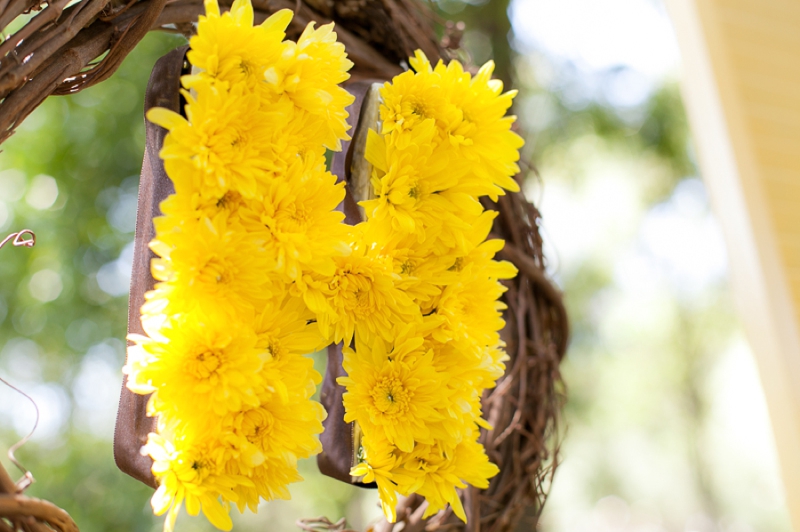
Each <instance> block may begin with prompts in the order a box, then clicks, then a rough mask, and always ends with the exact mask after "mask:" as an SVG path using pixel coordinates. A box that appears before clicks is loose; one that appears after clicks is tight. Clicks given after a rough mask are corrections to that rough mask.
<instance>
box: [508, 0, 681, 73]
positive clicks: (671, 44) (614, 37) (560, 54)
mask: <svg viewBox="0 0 800 532" xmlns="http://www.w3.org/2000/svg"><path fill="white" fill-rule="evenodd" d="M511 20H512V24H513V26H514V32H515V35H516V37H517V39H519V40H520V41H521V43H522V44H523V45H526V46H529V47H531V48H536V49H540V50H542V51H544V52H546V53H547V54H548V55H551V56H554V57H556V58H561V59H565V60H569V61H572V62H574V63H575V64H576V65H577V66H579V67H581V68H584V69H586V70H589V71H594V72H599V71H604V70H607V69H610V68H614V67H618V66H626V67H628V68H631V69H633V70H636V71H638V72H640V73H642V74H644V75H645V76H647V77H648V78H650V79H651V80H653V81H656V80H657V79H661V78H663V77H664V76H666V75H669V74H670V73H672V72H673V71H674V70H675V67H676V65H677V62H678V46H677V43H676V41H675V35H674V33H673V30H672V26H671V24H670V21H669V18H668V16H667V14H666V12H665V11H664V8H663V6H662V5H661V4H660V2H657V1H656V0H514V1H513V2H512V4H511Z"/></svg>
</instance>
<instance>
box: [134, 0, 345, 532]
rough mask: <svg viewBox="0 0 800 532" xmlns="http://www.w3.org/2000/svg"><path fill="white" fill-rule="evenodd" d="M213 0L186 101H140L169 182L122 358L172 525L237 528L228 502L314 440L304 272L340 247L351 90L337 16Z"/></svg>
mask: <svg viewBox="0 0 800 532" xmlns="http://www.w3.org/2000/svg"><path fill="white" fill-rule="evenodd" d="M205 8H206V14H205V16H201V17H200V20H199V23H198V28H197V35H196V36H194V37H192V39H191V41H190V51H189V52H188V59H189V61H190V63H191V64H192V66H193V71H192V74H191V75H187V76H184V77H183V78H182V80H181V81H182V84H183V87H184V90H183V91H182V94H183V97H184V98H185V100H186V105H185V109H184V111H185V117H184V116H182V115H180V114H177V113H174V112H172V111H168V110H166V109H160V108H155V109H152V110H151V111H150V112H149V113H148V115H147V117H148V119H149V120H150V121H151V122H154V123H155V124H158V125H160V126H163V127H164V128H166V129H167V130H169V134H168V135H167V137H166V138H165V141H164V146H163V149H162V151H161V153H160V156H161V157H162V159H163V160H164V165H165V169H166V171H167V174H168V175H169V177H170V179H171V180H172V181H173V183H174V186H175V194H173V195H171V196H170V197H168V198H167V199H166V200H165V201H163V202H162V204H161V210H162V214H163V216H161V217H159V218H157V219H155V220H154V223H155V229H156V236H155V238H154V240H153V241H152V242H151V243H150V247H151V249H152V250H153V251H154V252H155V253H156V255H157V256H158V257H157V258H156V259H154V260H153V262H152V274H153V277H154V278H155V279H156V280H157V281H158V283H157V284H156V286H155V289H154V290H153V291H151V292H148V294H147V295H146V303H145V305H144V306H143V307H142V310H141V312H142V316H141V318H142V324H143V328H144V331H145V332H146V333H147V336H140V335H131V337H130V340H132V341H133V342H134V345H132V346H131V347H130V348H129V351H128V361H127V364H126V367H125V372H126V373H127V375H128V387H129V388H130V389H131V390H133V391H134V392H136V393H140V394H152V395H151V398H150V399H149V402H148V415H151V416H157V418H158V424H157V433H154V434H151V435H150V437H149V440H148V442H147V444H146V445H145V446H144V448H143V453H146V454H149V456H151V457H152V459H153V461H154V464H153V468H152V471H153V473H154V475H155V476H156V478H157V479H158V481H159V484H160V487H159V488H158V490H157V491H156V493H155V495H154V496H153V499H152V505H153V509H154V511H155V513H156V514H159V515H160V514H163V513H165V512H167V513H168V516H167V520H166V525H165V529H166V530H172V528H173V526H174V522H175V518H176V516H177V514H178V512H179V510H180V508H181V507H182V506H183V505H184V504H185V506H186V509H187V511H188V513H189V514H191V515H196V514H198V513H199V512H200V511H202V512H203V513H204V515H205V516H206V517H207V518H208V519H209V520H210V521H211V523H213V524H214V525H215V526H216V527H217V528H220V529H223V530H230V529H231V527H232V522H231V519H230V516H229V509H230V507H231V504H232V503H235V504H236V505H237V506H238V507H239V509H240V510H243V509H244V508H245V507H249V508H250V509H251V510H253V511H255V510H256V508H257V505H258V503H259V501H260V500H261V499H266V500H270V499H273V498H288V496H289V492H288V490H287V485H288V484H289V483H291V482H296V481H298V480H300V479H301V477H300V476H299V474H298V472H297V460H298V459H299V458H305V457H308V456H310V455H313V454H315V453H318V452H319V451H320V444H319V439H318V435H319V433H320V432H322V420H323V419H324V417H325V412H324V410H323V408H322V406H321V405H320V404H319V403H317V402H315V401H312V399H311V396H312V394H313V393H314V391H315V389H316V385H317V384H319V382H320V381H321V377H320V375H319V374H318V373H317V372H316V371H315V370H314V368H313V363H312V361H311V360H310V359H309V358H307V357H304V356H303V355H305V354H307V353H310V352H313V351H315V350H317V349H319V348H321V347H322V346H324V345H325V338H324V337H323V335H322V334H320V330H319V327H318V326H317V324H316V322H315V319H314V314H313V313H312V312H311V311H310V310H309V308H308V307H307V305H306V304H305V303H304V299H303V297H302V294H301V292H299V291H298V286H297V281H300V280H302V279H303V278H304V277H305V276H309V275H331V274H333V272H335V271H336V268H337V267H338V264H339V263H340V260H341V258H342V257H340V256H341V255H343V254H347V253H349V248H348V246H347V241H348V237H347V235H348V228H347V226H345V225H344V224H343V223H342V219H343V215H342V214H341V213H338V212H336V211H335V208H336V207H337V205H338V204H339V203H340V202H341V201H342V199H343V197H344V189H343V186H342V185H341V184H338V185H337V184H336V178H335V177H334V176H333V175H331V174H330V173H329V172H328V171H327V170H326V169H325V149H326V148H329V149H338V148H339V147H340V143H341V140H343V139H347V138H348V137H347V134H346V130H347V129H348V126H347V123H346V118H347V112H346V111H345V107H346V106H347V105H349V104H350V103H351V102H352V100H353V98H352V96H350V95H349V94H348V93H347V92H346V91H345V90H344V89H342V88H341V87H339V86H338V85H339V83H341V82H342V81H344V80H345V79H347V78H348V74H347V70H348V69H349V68H350V67H351V66H352V63H351V62H350V61H349V60H348V59H347V58H346V55H345V53H344V46H343V45H342V44H340V43H337V41H336V34H335V33H333V31H332V26H333V25H332V24H330V25H326V26H322V27H320V28H314V25H313V23H311V24H309V25H308V27H307V28H306V30H305V31H304V32H303V34H302V35H301V36H300V38H299V39H298V41H297V42H296V43H295V42H291V41H288V40H284V39H285V29H286V27H287V25H288V24H289V22H290V21H291V18H292V13H291V11H288V10H282V11H279V12H277V13H275V14H274V15H273V16H271V17H270V18H268V19H267V20H266V21H265V22H264V23H263V24H261V25H258V26H254V25H253V16H254V14H253V8H252V6H251V4H250V1H249V0H236V1H235V2H234V4H233V6H232V8H231V10H230V12H227V13H224V14H221V13H220V9H219V6H218V4H217V0H206V3H205Z"/></svg>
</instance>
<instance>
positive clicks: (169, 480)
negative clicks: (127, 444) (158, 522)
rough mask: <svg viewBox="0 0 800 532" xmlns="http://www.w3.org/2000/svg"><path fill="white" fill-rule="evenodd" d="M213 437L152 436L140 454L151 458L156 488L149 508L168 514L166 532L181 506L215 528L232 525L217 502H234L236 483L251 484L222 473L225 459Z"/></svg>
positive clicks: (221, 504) (222, 528) (225, 506)
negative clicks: (184, 506) (233, 489)
mask: <svg viewBox="0 0 800 532" xmlns="http://www.w3.org/2000/svg"><path fill="white" fill-rule="evenodd" d="M219 448H220V446H219V442H218V441H217V440H216V439H215V437H214V435H213V434H204V435H202V436H198V437H194V438H186V437H183V438H168V437H165V436H164V435H160V434H154V433H151V434H150V435H149V437H148V440H147V444H146V445H145V446H144V447H143V448H142V452H143V453H145V454H147V455H149V456H150V457H151V458H153V468H152V469H153V474H154V475H155V477H156V478H157V479H158V480H159V487H158V489H157V490H156V492H155V493H154V494H153V497H152V499H151V504H152V506H153V512H154V513H155V514H156V515H163V514H164V513H165V512H168V514H167V520H166V523H165V525H164V531H165V532H171V531H172V530H173V529H174V527H175V519H176V518H177V517H178V512H179V511H180V509H181V506H182V505H183V503H184V502H185V503H186V511H187V513H188V514H189V515H197V514H198V513H199V512H200V510H202V511H203V515H205V516H206V518H208V520H209V521H210V522H211V524H213V525H214V526H215V527H217V528H219V529H220V530H231V529H232V528H233V522H232V521H231V518H230V515H228V505H227V504H226V503H223V502H221V501H220V497H224V498H225V500H229V501H235V500H236V494H235V493H234V492H233V491H232V489H231V488H233V487H234V486H235V485H236V484H237V483H245V484H247V483H250V481H248V479H247V478H244V477H235V476H233V475H229V474H227V473H225V469H224V455H223V453H220V452H219Z"/></svg>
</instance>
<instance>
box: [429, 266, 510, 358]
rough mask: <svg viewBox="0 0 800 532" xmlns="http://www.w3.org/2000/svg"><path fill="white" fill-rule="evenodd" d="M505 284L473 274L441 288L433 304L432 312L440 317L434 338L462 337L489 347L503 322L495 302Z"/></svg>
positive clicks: (496, 339)
mask: <svg viewBox="0 0 800 532" xmlns="http://www.w3.org/2000/svg"><path fill="white" fill-rule="evenodd" d="M505 291H506V287H504V286H503V285H502V284H500V283H499V282H498V281H496V280H494V279H490V278H488V277H484V276H481V275H478V274H476V275H475V276H474V277H472V278H468V279H463V280H461V281H459V282H457V283H452V284H449V285H447V286H445V287H444V288H443V289H442V293H441V295H440V296H439V299H438V301H437V302H436V304H435V311H434V312H435V313H436V314H437V315H438V316H440V317H442V318H444V320H445V321H444V325H443V327H442V329H441V330H440V331H436V332H434V333H433V336H434V338H437V339H439V340H440V341H443V342H446V341H448V340H449V339H451V338H456V339H465V340H470V341H474V342H476V343H477V344H478V345H482V346H491V345H497V344H498V343H499V342H500V335H499V333H498V331H500V329H502V328H503V326H504V325H505V321H504V320H503V318H502V313H501V311H502V310H503V309H505V308H506V305H505V303H503V302H501V301H499V299H500V296H501V295H502V294H503V293H504V292H505Z"/></svg>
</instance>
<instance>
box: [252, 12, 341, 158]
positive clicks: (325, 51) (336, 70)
mask: <svg viewBox="0 0 800 532" xmlns="http://www.w3.org/2000/svg"><path fill="white" fill-rule="evenodd" d="M352 66H353V63H352V62H351V61H350V60H349V59H347V54H346V53H345V50H344V45H343V44H341V43H339V42H336V33H334V32H333V23H330V24H326V25H324V26H321V27H319V28H317V29H314V22H309V23H308V26H306V29H305V30H304V31H303V34H302V35H300V38H298V39H297V43H294V42H291V41H285V42H284V43H283V50H282V52H281V58H280V61H278V62H277V63H276V64H275V65H274V66H271V67H269V68H268V69H267V70H266V72H265V73H264V80H265V81H266V84H265V87H266V90H268V91H269V92H271V93H272V94H274V95H275V96H276V97H280V96H285V97H287V98H288V99H289V100H291V101H292V102H293V103H294V105H296V106H297V107H298V108H300V109H302V110H304V111H305V112H307V113H308V114H309V115H311V116H312V117H315V118H316V120H317V121H318V123H319V125H320V127H321V133H322V135H321V136H320V137H319V140H320V142H321V143H322V144H323V145H324V146H325V147H327V148H329V149H332V150H336V151H338V150H341V149H342V146H341V141H342V140H347V139H349V138H350V137H348V135H347V133H346V132H347V130H348V129H350V126H348V125H347V117H348V113H347V111H345V108H346V107H347V106H348V105H350V104H351V103H353V101H354V97H353V96H352V95H351V94H350V93H348V92H347V91H346V90H344V89H343V88H341V87H339V84H340V83H342V82H344V81H346V80H347V79H348V78H349V77H350V75H349V74H348V73H347V71H348V70H350V68H351V67H352Z"/></svg>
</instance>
